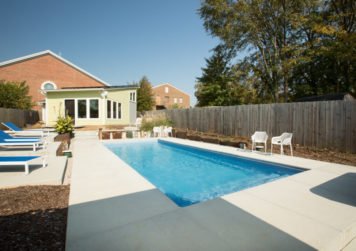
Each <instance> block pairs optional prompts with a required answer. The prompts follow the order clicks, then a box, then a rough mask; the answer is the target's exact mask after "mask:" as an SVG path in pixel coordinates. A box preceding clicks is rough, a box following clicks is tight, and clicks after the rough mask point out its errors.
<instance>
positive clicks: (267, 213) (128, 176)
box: [67, 138, 356, 250]
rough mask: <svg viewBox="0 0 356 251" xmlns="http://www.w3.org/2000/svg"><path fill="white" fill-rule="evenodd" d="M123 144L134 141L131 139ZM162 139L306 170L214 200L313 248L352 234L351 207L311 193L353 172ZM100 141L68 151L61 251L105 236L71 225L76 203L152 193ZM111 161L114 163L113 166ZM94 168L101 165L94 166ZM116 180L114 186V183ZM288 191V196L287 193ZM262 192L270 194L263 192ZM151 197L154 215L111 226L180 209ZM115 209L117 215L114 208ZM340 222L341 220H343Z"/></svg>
mask: <svg viewBox="0 0 356 251" xmlns="http://www.w3.org/2000/svg"><path fill="white" fill-rule="evenodd" d="M128 140H130V141H133V140H134V141H136V139H128ZM138 140H146V139H138ZM162 140H167V141H170V142H173V143H179V144H188V145H190V146H195V147H200V148H204V149H207V150H212V151H223V152H226V153H228V154H232V155H236V156H242V157H247V158H250V159H258V160H262V161H268V162H274V163H277V164H283V165H288V166H296V167H299V168H304V169H305V168H306V166H307V167H308V169H309V171H305V172H302V173H299V174H296V175H292V176H289V177H286V178H283V179H281V180H275V181H272V182H270V183H266V184H262V185H259V186H257V187H253V188H249V189H246V190H243V191H239V192H236V193H231V194H228V195H225V196H222V197H221V198H220V200H223V201H225V202H228V203H229V204H231V205H233V206H235V207H236V208H239V209H243V210H245V211H246V212H248V213H250V214H252V215H253V216H255V217H257V218H258V219H261V220H262V221H263V222H266V223H268V224H270V225H271V226H274V227H275V228H277V229H279V230H281V231H283V232H285V233H287V234H288V235H290V236H293V237H294V238H296V239H298V240H300V241H302V242H304V243H306V244H308V245H310V246H311V247H313V248H316V249H325V250H333V249H341V248H343V247H344V246H345V245H346V244H347V243H348V242H349V241H351V239H352V238H353V237H355V236H356V227H355V226H356V224H355V222H356V208H355V207H354V206H350V205H347V204H345V203H340V202H338V201H334V200H330V199H328V198H326V197H323V196H320V195H318V194H315V193H313V192H312V191H311V190H312V189H313V188H314V187H318V186H320V185H322V184H324V183H327V182H329V181H331V180H334V179H336V178H338V177H340V176H343V175H345V174H348V173H352V174H354V173H356V168H355V167H352V166H346V165H341V164H334V163H327V162H322V161H316V160H309V159H304V158H299V157H290V156H281V155H275V154H274V155H272V156H271V155H264V154H261V153H257V152H256V153H251V152H244V151H238V150H236V148H233V147H228V146H219V145H215V144H210V143H203V142H196V141H190V140H182V139H176V138H165V139H162ZM114 142H123V141H122V140H117V141H116V140H113V141H110V143H114ZM102 143H103V142H100V141H98V140H78V141H77V142H75V144H76V145H74V147H73V148H74V149H73V151H74V160H73V173H72V185H71V192H70V201H69V213H68V229H67V250H77V248H78V247H82V248H83V247H88V246H86V245H88V244H87V243H88V238H87V237H88V236H91V235H92V234H93V233H95V236H98V235H100V233H104V232H106V231H103V229H106V228H105V226H101V228H99V229H95V228H97V227H96V226H91V227H92V228H93V229H91V231H90V232H89V233H88V229H81V228H78V227H76V226H75V225H78V219H79V220H80V218H81V217H83V215H81V214H83V210H79V209H78V210H77V209H76V207H77V206H78V205H84V204H88V203H92V202H95V201H101V200H105V199H109V198H116V197H117V196H127V195H133V194H137V193H140V192H148V191H154V189H155V186H154V185H152V184H151V183H150V182H148V181H147V180H145V179H144V178H143V177H142V176H141V175H140V174H138V173H137V172H136V171H135V170H133V169H132V168H131V167H129V166H128V165H127V164H125V163H124V162H123V161H121V160H120V159H119V158H118V157H117V156H116V155H114V154H113V153H111V152H110V151H109V150H108V149H107V148H106V147H105V146H104V145H103V144H102ZM95 155H97V156H98V155H99V156H103V158H100V160H96V159H95V157H94V156H95ZM76 157H78V158H76ZM113 161H116V164H115V163H113ZM118 164H119V165H120V167H121V168H120V170H118V168H117V165H118ZM95 165H99V166H101V167H100V168H99V167H98V166H95ZM348 179H350V180H352V181H354V177H353V176H351V178H350V177H348ZM118 180H119V181H120V182H119V183H120V184H117V181H118ZM121 183H122V184H121ZM288 190H290V191H292V192H293V193H292V194H288ZM266 191H268V192H269V193H270V194H268V193H266ZM326 192H328V191H326ZM337 192H338V191H336V192H335V191H329V193H331V194H334V195H335V194H336V195H337V194H338V193H337ZM152 194H154V195H150V196H153V197H154V201H156V202H157V203H158V204H160V205H161V206H160V207H157V208H155V209H154V210H153V209H152V210H153V211H154V212H152V213H151V214H149V216H142V215H140V217H141V216H142V217H143V218H142V219H141V218H140V217H138V216H137V215H139V214H141V212H140V213H137V212H136V216H137V217H138V218H137V217H136V216H135V217H134V218H135V219H134V220H133V221H132V222H124V223H117V225H115V227H114V228H115V229H120V231H121V232H122V231H126V230H125V228H129V226H131V227H132V224H134V223H135V224H139V223H142V222H143V221H144V220H147V219H153V218H154V219H155V218H156V217H158V216H160V215H167V214H170V213H173V212H180V211H181V210H180V209H181V208H179V207H177V206H175V204H174V203H173V202H170V201H169V199H167V198H166V197H165V196H164V195H161V194H159V192H157V193H156V192H152ZM271 194H272V195H271ZM341 195H342V196H344V197H345V198H346V197H347V194H346V195H345V194H341ZM354 195H355V194H352V193H351V194H350V195H349V196H351V197H353V196H354ZM155 196H156V197H155ZM346 199H347V198H346ZM351 199H352V198H351ZM132 203H133V202H132ZM135 203H137V202H135ZM208 205H209V203H199V206H198V207H199V208H201V209H203V208H205V207H207V206H208ZM320 207H322V208H320ZM118 211H119V212H120V210H118ZM122 213H123V217H124V216H125V215H126V216H128V215H131V212H127V211H125V210H122ZM108 217H109V216H108ZM112 217H114V216H112ZM328 218H330V220H328ZM345 218H347V219H346V220H345ZM108 224H109V223H108ZM110 224H111V223H110ZM110 224H109V225H110ZM142 224H143V223H142ZM107 227H108V229H112V227H113V226H107ZM80 231H82V233H80ZM127 231H128V230H127ZM121 232H120V233H121ZM104 236H105V238H107V237H106V235H103V238H104ZM105 238H104V239H105ZM110 241H111V242H113V245H115V244H114V242H115V237H112V239H110ZM108 243H109V242H108ZM116 244H117V243H116ZM91 245H93V244H91Z"/></svg>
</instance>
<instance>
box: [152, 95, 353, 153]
mask: <svg viewBox="0 0 356 251" xmlns="http://www.w3.org/2000/svg"><path fill="white" fill-rule="evenodd" d="M162 113H164V114H165V115H166V116H167V118H168V119H170V120H172V121H173V123H174V126H175V127H177V128H182V129H190V130H197V131H201V132H214V133H219V134H223V135H227V136H243V137H250V136H251V135H252V134H253V133H254V132H255V131H266V132H267V133H268V135H269V137H270V138H271V137H272V136H278V135H280V134H282V133H283V132H292V133H293V144H300V145H302V146H310V147H317V148H330V149H338V150H341V151H347V152H352V153H355V152H356V102H355V101H321V102H320V101H319V102H303V103H280V104H262V105H239V106H223V107H203V108H192V109H174V110H162V111H152V112H148V113H147V115H148V116H156V115H159V114H161V115H162Z"/></svg>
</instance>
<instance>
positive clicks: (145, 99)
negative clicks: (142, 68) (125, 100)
mask: <svg viewBox="0 0 356 251" xmlns="http://www.w3.org/2000/svg"><path fill="white" fill-rule="evenodd" d="M139 86H140V87H139V89H138V90H137V111H138V112H144V111H149V110H152V108H153V106H154V105H155V101H154V97H153V92H152V85H151V83H150V82H149V81H148V79H147V77H145V76H144V77H143V78H142V79H141V80H140V82H139Z"/></svg>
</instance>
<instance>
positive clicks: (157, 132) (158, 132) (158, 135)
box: [153, 126, 162, 137]
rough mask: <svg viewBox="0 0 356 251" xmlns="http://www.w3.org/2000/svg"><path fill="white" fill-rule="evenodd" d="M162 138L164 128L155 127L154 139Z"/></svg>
mask: <svg viewBox="0 0 356 251" xmlns="http://www.w3.org/2000/svg"><path fill="white" fill-rule="evenodd" d="M156 135H157V137H161V136H162V128H161V127H160V126H155V127H153V137H156Z"/></svg>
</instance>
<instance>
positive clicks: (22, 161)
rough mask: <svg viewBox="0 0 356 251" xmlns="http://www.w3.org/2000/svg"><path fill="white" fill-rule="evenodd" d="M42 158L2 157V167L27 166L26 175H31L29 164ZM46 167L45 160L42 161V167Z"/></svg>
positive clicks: (0, 157)
mask: <svg viewBox="0 0 356 251" xmlns="http://www.w3.org/2000/svg"><path fill="white" fill-rule="evenodd" d="M40 157H41V156H0V166H22V165H24V166H25V174H26V175H27V174H29V173H30V171H29V162H30V161H32V160H34V159H37V158H40ZM45 166H46V162H45V159H44V158H43V160H42V167H45Z"/></svg>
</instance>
